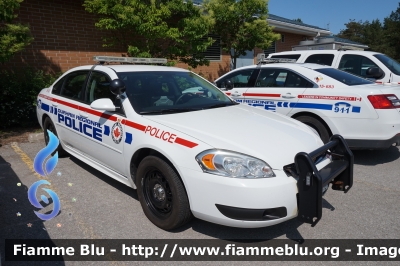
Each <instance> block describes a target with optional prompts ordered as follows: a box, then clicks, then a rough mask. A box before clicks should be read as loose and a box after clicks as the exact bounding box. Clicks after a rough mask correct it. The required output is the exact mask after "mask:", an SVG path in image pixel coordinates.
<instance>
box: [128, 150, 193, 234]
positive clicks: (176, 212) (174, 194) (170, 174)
mask: <svg viewBox="0 0 400 266" xmlns="http://www.w3.org/2000/svg"><path fill="white" fill-rule="evenodd" d="M136 186H137V194H138V197H139V201H140V204H141V205H142V209H143V211H144V214H145V215H146V216H147V218H148V219H149V220H150V221H151V222H152V223H153V224H155V225H156V226H158V227H160V228H161V229H164V230H172V229H175V228H178V227H180V226H182V225H184V224H185V223H187V222H189V221H190V219H191V218H192V213H191V211H190V205H189V200H188V197H187V195H186V191H185V188H184V186H183V184H182V181H181V179H180V178H179V176H178V174H177V173H176V172H175V170H174V169H173V168H172V167H171V166H170V165H169V164H168V163H166V162H165V161H164V160H162V159H160V158H158V157H156V156H147V157H146V158H144V159H143V160H142V161H141V162H140V164H139V167H138V171H137V174H136Z"/></svg>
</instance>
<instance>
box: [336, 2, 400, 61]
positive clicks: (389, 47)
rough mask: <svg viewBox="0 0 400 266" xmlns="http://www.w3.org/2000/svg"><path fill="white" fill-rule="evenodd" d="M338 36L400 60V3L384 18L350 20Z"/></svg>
mask: <svg viewBox="0 0 400 266" xmlns="http://www.w3.org/2000/svg"><path fill="white" fill-rule="evenodd" d="M345 26H346V29H344V30H341V31H340V33H339V34H338V35H337V36H338V37H341V38H345V39H349V40H352V41H355V42H359V43H362V44H366V45H368V46H369V47H370V49H371V50H372V51H376V52H381V53H384V54H386V55H388V56H390V57H392V58H393V59H396V60H397V61H400V3H399V7H398V8H397V10H396V11H393V12H392V13H391V14H390V16H388V17H386V18H385V19H384V23H383V24H382V23H381V22H380V21H379V20H378V19H376V20H372V22H369V21H368V20H367V21H365V22H363V21H358V22H356V21H355V20H350V22H349V23H346V24H345Z"/></svg>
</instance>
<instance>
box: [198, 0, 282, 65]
mask: <svg viewBox="0 0 400 266" xmlns="http://www.w3.org/2000/svg"><path fill="white" fill-rule="evenodd" d="M204 5H205V10H206V11H207V12H208V13H209V14H210V16H211V18H212V19H213V21H214V27H213V29H212V31H213V33H215V34H218V35H220V36H221V42H222V44H221V46H222V49H223V50H224V51H226V52H228V53H230V55H231V58H232V61H233V66H234V68H236V59H237V58H238V57H239V56H240V55H246V51H248V50H252V49H254V48H255V47H258V48H261V49H267V48H268V47H269V46H270V45H271V44H272V43H273V42H274V41H276V40H279V39H280V35H279V34H275V33H273V32H272V27H270V26H269V25H268V22H267V20H266V19H267V14H268V0H239V1H236V0H208V1H207V2H205V4H204Z"/></svg>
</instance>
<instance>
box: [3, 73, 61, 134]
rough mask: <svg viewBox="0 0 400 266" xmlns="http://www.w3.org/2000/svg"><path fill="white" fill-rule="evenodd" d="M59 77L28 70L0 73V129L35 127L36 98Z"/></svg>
mask: <svg viewBox="0 0 400 266" xmlns="http://www.w3.org/2000/svg"><path fill="white" fill-rule="evenodd" d="M58 76H59V75H52V74H46V73H44V72H43V71H41V70H33V69H30V68H25V69H20V70H1V71H0V103H1V104H0V128H8V127H28V126H33V125H37V124H38V122H37V118H36V97H37V95H38V94H39V92H40V91H41V90H42V89H43V88H46V87H48V86H49V85H51V84H52V83H53V82H54V81H55V80H56V78H57V77H58Z"/></svg>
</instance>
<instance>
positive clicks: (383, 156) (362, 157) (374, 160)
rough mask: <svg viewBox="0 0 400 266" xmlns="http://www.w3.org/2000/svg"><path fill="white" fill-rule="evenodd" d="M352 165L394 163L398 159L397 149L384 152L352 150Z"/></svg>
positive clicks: (392, 148)
mask: <svg viewBox="0 0 400 266" xmlns="http://www.w3.org/2000/svg"><path fill="white" fill-rule="evenodd" d="M353 154H354V164H360V165H378V164H384V163H389V162H393V161H396V160H397V159H398V158H399V157H400V151H399V148H398V147H390V148H389V149H385V150H353Z"/></svg>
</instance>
